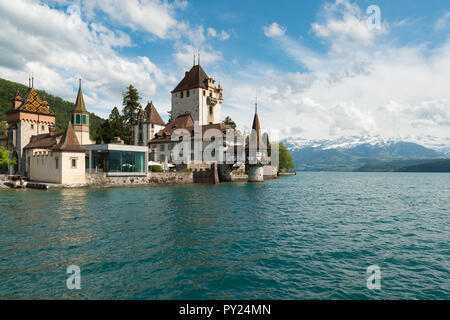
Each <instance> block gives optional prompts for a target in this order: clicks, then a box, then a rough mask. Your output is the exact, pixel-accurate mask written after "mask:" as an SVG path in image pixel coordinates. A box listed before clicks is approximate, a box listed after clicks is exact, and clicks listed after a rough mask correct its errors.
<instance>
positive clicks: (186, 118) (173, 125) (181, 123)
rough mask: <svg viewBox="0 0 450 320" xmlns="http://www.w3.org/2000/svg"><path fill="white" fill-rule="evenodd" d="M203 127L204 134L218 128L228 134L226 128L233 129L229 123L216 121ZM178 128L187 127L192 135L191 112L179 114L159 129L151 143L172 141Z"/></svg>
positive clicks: (223, 133)
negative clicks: (173, 134)
mask: <svg viewBox="0 0 450 320" xmlns="http://www.w3.org/2000/svg"><path fill="white" fill-rule="evenodd" d="M201 128H202V136H203V134H204V133H205V132H206V130H209V129H217V130H219V131H220V132H222V135H223V136H224V137H225V136H226V130H228V129H231V127H230V126H229V125H226V124H223V123H215V124H206V125H203V126H201ZM177 129H186V130H187V131H189V132H190V133H191V135H192V132H193V131H194V121H193V120H192V117H191V115H190V114H185V115H181V116H178V117H177V118H176V119H175V120H173V121H172V122H170V123H169V124H168V125H167V126H166V127H165V128H164V129H162V130H161V131H159V132H158V133H157V134H156V135H155V138H153V139H152V140H150V143H161V142H170V141H172V133H173V132H174V131H175V130H177Z"/></svg>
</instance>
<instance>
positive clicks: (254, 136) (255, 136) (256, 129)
mask: <svg viewBox="0 0 450 320" xmlns="http://www.w3.org/2000/svg"><path fill="white" fill-rule="evenodd" d="M250 141H256V148H257V149H260V148H261V147H262V146H264V142H263V141H262V139H261V125H260V124H259V117H258V104H257V103H255V116H254V117H253V124H252V133H251V135H250Z"/></svg>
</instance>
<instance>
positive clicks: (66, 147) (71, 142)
mask: <svg viewBox="0 0 450 320" xmlns="http://www.w3.org/2000/svg"><path fill="white" fill-rule="evenodd" d="M53 150H55V151H71V152H84V151H85V149H84V148H83V147H82V146H81V145H80V143H79V141H78V139H77V136H76V134H75V131H74V129H73V127H72V124H71V123H70V122H69V124H68V125H67V129H66V131H64V134H63V136H62V137H61V140H59V143H58V144H57V145H56V146H54V147H53Z"/></svg>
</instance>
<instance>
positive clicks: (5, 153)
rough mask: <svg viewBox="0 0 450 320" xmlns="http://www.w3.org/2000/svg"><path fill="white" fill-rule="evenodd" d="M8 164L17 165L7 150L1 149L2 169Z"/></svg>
mask: <svg viewBox="0 0 450 320" xmlns="http://www.w3.org/2000/svg"><path fill="white" fill-rule="evenodd" d="M8 164H15V161H14V160H10V159H9V151H8V150H6V149H5V148H4V147H0V168H2V167H4V166H6V165H8Z"/></svg>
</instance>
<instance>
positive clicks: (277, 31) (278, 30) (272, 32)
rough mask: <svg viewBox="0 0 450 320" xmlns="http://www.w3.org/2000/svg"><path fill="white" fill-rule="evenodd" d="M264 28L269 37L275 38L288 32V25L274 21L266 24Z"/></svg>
mask: <svg viewBox="0 0 450 320" xmlns="http://www.w3.org/2000/svg"><path fill="white" fill-rule="evenodd" d="M263 30H264V34H265V35H266V36H267V37H269V38H273V37H279V36H282V35H284V34H285V32H286V27H282V26H280V25H279V24H278V23H276V22H273V23H272V24H270V25H268V26H265V27H264V28H263Z"/></svg>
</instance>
